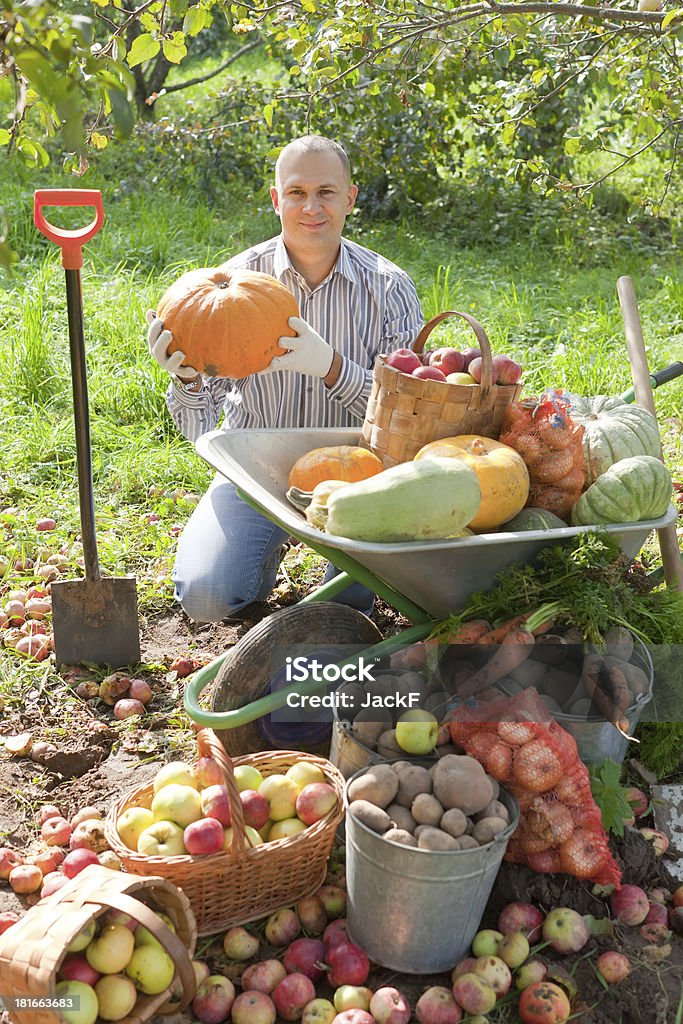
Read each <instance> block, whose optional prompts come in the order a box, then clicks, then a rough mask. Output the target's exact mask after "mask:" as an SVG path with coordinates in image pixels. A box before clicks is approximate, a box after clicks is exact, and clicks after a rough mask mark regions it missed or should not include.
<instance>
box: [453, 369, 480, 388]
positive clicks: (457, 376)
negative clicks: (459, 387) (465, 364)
mask: <svg viewBox="0 0 683 1024" xmlns="http://www.w3.org/2000/svg"><path fill="white" fill-rule="evenodd" d="M446 380H447V381H448V383H449V384H463V385H465V386H466V387H469V386H471V385H472V384H476V383H477V382H476V380H475V379H474V377H471V376H470V375H469V373H463V372H462V371H460V372H457V373H447V374H446Z"/></svg>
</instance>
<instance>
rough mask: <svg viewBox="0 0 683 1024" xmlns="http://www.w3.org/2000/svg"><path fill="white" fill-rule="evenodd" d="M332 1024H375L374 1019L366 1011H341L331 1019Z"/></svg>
mask: <svg viewBox="0 0 683 1024" xmlns="http://www.w3.org/2000/svg"><path fill="white" fill-rule="evenodd" d="M332 1024H375V1018H374V1017H373V1016H372V1014H371V1013H368V1011H367V1010H358V1009H356V1008H354V1009H352V1010H342V1012H341V1013H338V1014H337V1016H336V1017H334V1018H333V1019H332Z"/></svg>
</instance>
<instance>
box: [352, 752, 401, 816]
mask: <svg viewBox="0 0 683 1024" xmlns="http://www.w3.org/2000/svg"><path fill="white" fill-rule="evenodd" d="M397 792H398V776H397V775H396V773H395V772H392V770H391V768H390V766H389V765H388V764H374V765H372V766H371V767H370V768H367V769H366V770H365V771H364V772H363V774H362V775H359V776H358V778H357V779H354V780H353V782H351V783H350V785H349V789H348V796H349V803H353V802H355V801H356V800H369V801H370V803H371V804H374V805H375V806H376V807H388V806H389V804H390V803H392V802H393V800H394V797H395V796H396V794H397ZM387 828H388V826H387Z"/></svg>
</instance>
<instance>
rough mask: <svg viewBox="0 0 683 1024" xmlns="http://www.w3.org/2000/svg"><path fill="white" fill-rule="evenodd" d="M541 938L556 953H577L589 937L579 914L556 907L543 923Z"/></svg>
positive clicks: (569, 909)
mask: <svg viewBox="0 0 683 1024" xmlns="http://www.w3.org/2000/svg"><path fill="white" fill-rule="evenodd" d="M543 938H544V939H545V941H546V942H548V943H549V944H550V946H551V947H552V949H554V950H555V952H556V953H578V951H579V950H580V949H583V947H584V946H585V945H586V943H587V942H588V938H589V935H588V928H587V927H586V922H585V921H584V919H583V917H582V916H581V914H579V913H577V911H576V910H572V909H571V908H570V907H556V908H555V909H554V910H551V911H550V913H549V914H548V915H547V916H546V919H545V921H544V922H543Z"/></svg>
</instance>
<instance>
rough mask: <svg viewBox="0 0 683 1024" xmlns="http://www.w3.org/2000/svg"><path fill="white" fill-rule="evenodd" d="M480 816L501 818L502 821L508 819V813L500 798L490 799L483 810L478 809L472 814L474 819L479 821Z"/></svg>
mask: <svg viewBox="0 0 683 1024" xmlns="http://www.w3.org/2000/svg"><path fill="white" fill-rule="evenodd" d="M482 818H503V820H504V821H509V820H510V815H509V813H508V809H507V807H506V806H505V804H502V803H501V802H500V800H492V801H491V803H490V804H487V805H486V807H485V808H484V810H483V811H479V813H478V814H475V816H474V820H475V821H481V820H482Z"/></svg>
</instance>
